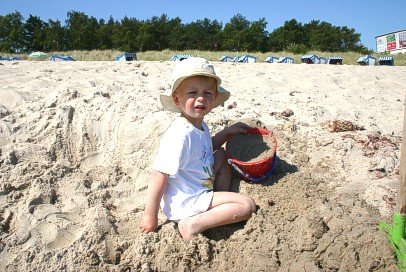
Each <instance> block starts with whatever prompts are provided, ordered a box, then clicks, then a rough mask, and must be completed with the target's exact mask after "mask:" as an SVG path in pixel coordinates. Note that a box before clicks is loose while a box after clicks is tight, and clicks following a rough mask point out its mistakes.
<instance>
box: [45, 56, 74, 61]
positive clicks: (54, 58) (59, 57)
mask: <svg viewBox="0 0 406 272" xmlns="http://www.w3.org/2000/svg"><path fill="white" fill-rule="evenodd" d="M58 60H59V61H75V59H74V58H72V57H69V56H51V57H50V58H49V61H58Z"/></svg>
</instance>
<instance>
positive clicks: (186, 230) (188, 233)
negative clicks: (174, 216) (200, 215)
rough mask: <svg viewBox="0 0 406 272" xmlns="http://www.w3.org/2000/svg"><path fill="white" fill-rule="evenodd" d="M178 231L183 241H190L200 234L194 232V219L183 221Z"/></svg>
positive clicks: (179, 224) (180, 222)
mask: <svg viewBox="0 0 406 272" xmlns="http://www.w3.org/2000/svg"><path fill="white" fill-rule="evenodd" d="M178 229H179V232H180V234H181V235H182V237H183V239H185V240H189V241H190V240H192V239H193V238H194V237H195V236H197V234H199V233H196V232H195V231H194V230H193V219H192V218H190V217H186V218H183V219H181V220H180V221H179V223H178Z"/></svg>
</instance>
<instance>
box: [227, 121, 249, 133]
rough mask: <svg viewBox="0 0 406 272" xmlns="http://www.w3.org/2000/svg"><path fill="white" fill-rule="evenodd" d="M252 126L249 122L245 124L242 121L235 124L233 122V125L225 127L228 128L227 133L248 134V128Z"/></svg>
mask: <svg viewBox="0 0 406 272" xmlns="http://www.w3.org/2000/svg"><path fill="white" fill-rule="evenodd" d="M248 128H250V126H248V125H247V124H244V123H242V122H238V123H235V124H232V125H231V126H229V127H227V128H225V129H226V130H227V133H228V134H229V135H230V136H231V135H234V134H247V129H248Z"/></svg>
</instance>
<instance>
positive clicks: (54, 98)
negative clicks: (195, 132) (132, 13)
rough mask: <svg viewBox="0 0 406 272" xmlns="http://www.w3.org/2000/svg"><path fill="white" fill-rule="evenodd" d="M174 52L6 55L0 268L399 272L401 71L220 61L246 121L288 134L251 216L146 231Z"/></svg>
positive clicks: (218, 122) (234, 107)
mask: <svg viewBox="0 0 406 272" xmlns="http://www.w3.org/2000/svg"><path fill="white" fill-rule="evenodd" d="M174 65H175V62H170V61H162V62H145V61H136V62H48V61H44V62H40V61H19V62H1V63H0V83H1V85H0V234H1V238H0V271H398V268H397V266H396V260H395V254H394V251H393V249H392V246H391V244H390V243H389V240H388V239H387V237H386V236H385V235H384V234H383V233H382V232H381V231H380V230H379V223H380V222H381V221H385V222H387V223H389V224H391V223H392V216H393V211H394V208H395V205H396V199H397V186H398V178H399V165H400V149H401V142H402V137H401V136H402V130H403V114H404V108H405V86H406V67H405V66H394V67H390V66H355V65H342V66H334V65H307V64H293V65H290V64H271V63H221V62H214V65H215V67H216V72H217V74H218V75H219V76H220V77H221V78H222V80H223V85H224V87H226V88H227V89H228V90H229V91H230V92H231V97H230V99H229V100H228V101H226V102H225V104H224V105H223V106H220V107H218V108H216V109H214V110H213V112H212V113H210V114H209V115H208V116H207V119H206V122H207V123H208V125H209V127H210V129H211V131H212V133H215V132H217V131H219V130H220V129H222V128H224V127H225V126H227V125H228V124H231V123H233V122H236V121H244V122H246V123H248V124H250V125H251V126H256V127H262V128H265V129H268V130H271V131H272V132H273V133H274V135H275V137H276V139H277V141H278V148H277V161H276V165H275V169H274V172H273V173H272V175H271V176H270V177H269V178H268V179H266V180H265V181H263V182H260V183H248V182H245V181H243V180H242V179H241V178H240V177H239V176H238V175H237V174H235V176H234V177H233V190H234V191H238V192H240V193H242V194H248V195H250V196H252V197H253V198H254V199H255V201H256V203H257V205H258V211H257V213H256V214H255V215H254V216H253V217H252V218H251V219H249V220H248V221H247V222H243V223H237V224H233V225H229V226H224V227H218V228H215V229H212V230H208V231H206V232H205V233H203V234H201V235H199V236H198V237H197V238H194V239H193V240H192V241H190V242H189V241H185V240H183V239H182V238H181V236H180V234H179V233H178V231H177V226H176V225H175V224H174V223H168V222H165V217H164V216H163V214H162V213H160V214H159V218H160V227H159V229H158V231H157V232H155V233H150V234H147V235H145V234H141V232H140V231H139V227H138V225H139V222H140V220H141V217H142V213H143V210H144V202H145V197H146V189H147V186H148V181H149V174H150V171H151V164H152V162H153V160H154V158H155V154H156V152H157V150H158V146H159V140H160V137H161V136H162V134H163V132H164V131H165V130H166V128H167V127H168V125H169V124H170V122H171V120H172V119H173V118H175V116H176V114H174V113H170V112H167V111H164V110H163V108H162V106H161V104H160V102H159V98H158V96H159V94H160V93H162V92H164V90H165V89H168V88H169V87H170V85H169V82H170V81H169V78H170V73H171V71H172V68H173V66H174Z"/></svg>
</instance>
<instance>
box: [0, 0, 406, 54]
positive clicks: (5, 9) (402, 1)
mask: <svg viewBox="0 0 406 272" xmlns="http://www.w3.org/2000/svg"><path fill="white" fill-rule="evenodd" d="M71 10H74V11H80V12H84V13H85V14H86V15H88V16H93V17H95V18H97V19H101V18H104V19H108V18H109V17H110V15H111V16H113V18H114V19H118V20H120V19H122V18H123V17H124V16H127V17H134V18H136V19H138V20H146V19H151V18H152V16H161V15H162V14H166V15H167V16H168V17H169V19H172V18H175V17H179V18H180V19H181V20H182V22H183V23H190V22H194V21H196V20H201V19H204V18H208V19H210V20H218V21H219V22H222V23H223V24H225V23H228V22H229V21H230V19H231V18H232V17H233V16H234V15H237V14H238V13H239V14H241V15H243V16H244V17H245V18H246V19H247V20H248V21H258V20H259V19H261V18H265V20H266V22H267V23H268V25H267V30H268V31H269V32H272V31H273V30H274V29H275V28H278V27H280V26H283V24H284V22H285V21H287V20H291V19H296V20H297V21H298V22H300V23H302V24H305V23H308V22H310V21H311V20H320V21H326V22H329V23H331V24H332V25H334V26H347V27H349V28H354V29H355V30H356V32H358V33H360V34H361V42H362V44H363V45H365V46H366V47H367V48H369V49H372V50H374V51H376V44H375V37H376V36H379V35H382V34H386V33H389V32H395V31H399V30H406V14H405V11H406V0H391V1H388V2H386V1H382V0H381V1H378V0H339V1H338V0H334V1H331V0H282V1H272V0H260V1H246V0H244V1H242V0H234V1H220V0H216V1H213V0H205V1H186V0H181V1H176V0H175V1H169V0H166V1H165V0H138V1H131V0H116V1H111V0H63V1H62V0H0V15H6V14H9V13H12V12H14V11H19V12H21V14H22V15H23V16H24V19H27V18H28V17H29V15H30V14H32V15H35V16H39V17H40V18H41V19H42V20H43V21H48V20H49V19H52V20H56V19H58V20H60V21H61V22H62V23H63V24H64V22H65V20H66V18H67V16H66V14H67V12H68V11H71Z"/></svg>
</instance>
